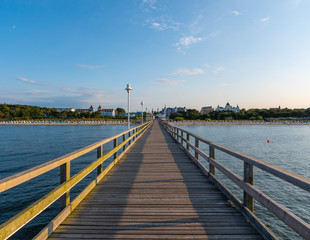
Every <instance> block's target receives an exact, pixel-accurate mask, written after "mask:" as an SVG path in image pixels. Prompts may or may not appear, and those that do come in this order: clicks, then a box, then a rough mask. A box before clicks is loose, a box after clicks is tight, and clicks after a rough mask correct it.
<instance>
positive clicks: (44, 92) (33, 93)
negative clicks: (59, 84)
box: [27, 89, 52, 95]
mask: <svg viewBox="0 0 310 240" xmlns="http://www.w3.org/2000/svg"><path fill="white" fill-rule="evenodd" d="M27 93H28V94H31V95H38V94H51V93H52V92H51V91H48V90H40V89H33V90H30V91H28V92H27Z"/></svg>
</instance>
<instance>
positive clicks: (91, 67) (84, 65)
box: [76, 64, 105, 69]
mask: <svg viewBox="0 0 310 240" xmlns="http://www.w3.org/2000/svg"><path fill="white" fill-rule="evenodd" d="M76 66H77V67H79V68H84V69H97V68H104V67H105V66H104V65H87V64H76Z"/></svg>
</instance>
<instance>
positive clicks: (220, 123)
mask: <svg viewBox="0 0 310 240" xmlns="http://www.w3.org/2000/svg"><path fill="white" fill-rule="evenodd" d="M169 123H170V124H171V125H183V126H195V125H197V126H202V125H203V126H251V125H253V126H258V125H261V126H270V125H272V126H279V125H280V126H282V125H286V126H287V125H294V126H296V125H303V126H307V125H308V126H310V121H309V122H307V121H274V122H264V121H180V122H173V121H169Z"/></svg>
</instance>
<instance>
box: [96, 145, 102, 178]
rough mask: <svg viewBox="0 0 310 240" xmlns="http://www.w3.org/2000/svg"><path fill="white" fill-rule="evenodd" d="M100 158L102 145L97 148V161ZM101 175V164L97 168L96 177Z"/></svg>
mask: <svg viewBox="0 0 310 240" xmlns="http://www.w3.org/2000/svg"><path fill="white" fill-rule="evenodd" d="M101 157H102V145H101V146H100V147H98V148H97V159H98V158H101ZM100 173H102V163H101V164H100V165H99V166H98V167H97V176H98V175H99V174H100Z"/></svg>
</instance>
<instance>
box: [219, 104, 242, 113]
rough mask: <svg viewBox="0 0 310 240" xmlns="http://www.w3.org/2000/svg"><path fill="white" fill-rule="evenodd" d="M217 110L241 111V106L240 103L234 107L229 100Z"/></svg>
mask: <svg viewBox="0 0 310 240" xmlns="http://www.w3.org/2000/svg"><path fill="white" fill-rule="evenodd" d="M216 111H233V112H239V111H240V108H239V106H238V105H237V107H233V106H231V105H230V104H229V102H227V103H226V106H225V107H220V106H217V108H216Z"/></svg>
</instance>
